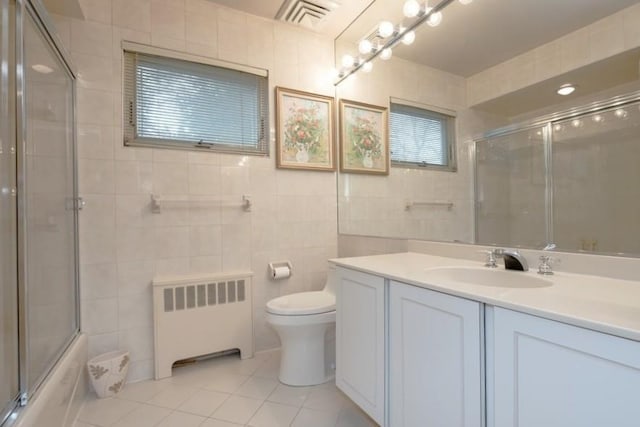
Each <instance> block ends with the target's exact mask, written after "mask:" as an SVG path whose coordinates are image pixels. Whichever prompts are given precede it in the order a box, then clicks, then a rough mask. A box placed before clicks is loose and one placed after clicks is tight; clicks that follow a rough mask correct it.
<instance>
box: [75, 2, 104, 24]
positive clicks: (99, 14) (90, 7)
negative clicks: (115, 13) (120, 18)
mask: <svg viewBox="0 0 640 427" xmlns="http://www.w3.org/2000/svg"><path fill="white" fill-rule="evenodd" d="M79 3H80V7H81V8H82V12H83V13H84V16H85V18H86V19H87V21H95V22H100V23H103V24H111V2H110V1H104V0H80V1H79Z"/></svg>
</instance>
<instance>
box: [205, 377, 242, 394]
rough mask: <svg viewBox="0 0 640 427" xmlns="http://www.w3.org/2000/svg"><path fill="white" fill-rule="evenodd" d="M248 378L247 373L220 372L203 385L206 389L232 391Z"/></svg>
mask: <svg viewBox="0 0 640 427" xmlns="http://www.w3.org/2000/svg"><path fill="white" fill-rule="evenodd" d="M248 379H249V376H247V375H238V374H230V373H220V374H218V375H216V376H215V378H214V379H212V380H211V381H210V382H209V383H208V384H206V385H205V386H204V388H206V389H207V390H213V391H221V392H223V393H233V392H235V391H236V390H238V389H239V388H240V386H241V385H242V384H244V383H245V382H246V381H247V380H248Z"/></svg>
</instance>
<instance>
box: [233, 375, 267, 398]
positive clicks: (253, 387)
mask: <svg viewBox="0 0 640 427" xmlns="http://www.w3.org/2000/svg"><path fill="white" fill-rule="evenodd" d="M277 386H278V381H276V380H274V379H271V378H260V377H251V378H249V379H248V380H247V381H246V382H245V383H244V384H242V385H241V386H240V388H238V390H236V392H235V393H234V394H237V395H239V396H244V397H252V398H254V399H259V400H264V399H266V398H267V396H269V395H270V394H271V392H272V391H273V390H275V388H276V387H277Z"/></svg>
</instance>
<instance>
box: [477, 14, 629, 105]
mask: <svg viewBox="0 0 640 427" xmlns="http://www.w3.org/2000/svg"><path fill="white" fill-rule="evenodd" d="M638 22H640V4H636V5H634V6H631V7H628V8H626V9H623V10H621V11H619V12H617V13H615V14H613V15H610V16H608V17H606V18H603V19H601V20H599V21H596V22H594V23H593V24H591V25H587V26H586V27H583V28H580V29H579V30H576V31H573V32H572V33H569V34H567V35H565V36H563V37H560V38H558V39H556V40H553V41H551V42H549V43H547V44H544V45H542V46H539V47H537V48H535V49H532V50H530V51H528V52H525V53H523V54H522V55H518V56H516V57H514V58H512V59H510V60H508V61H505V62H503V63H501V64H498V65H496V66H494V67H491V68H488V69H486V70H484V71H482V72H480V73H478V74H475V75H473V76H471V77H469V79H468V87H467V101H468V105H476V104H479V103H481V102H483V101H487V100H489V99H492V98H495V97H498V96H500V95H504V94H506V93H509V92H513V91H515V90H518V89H522V88H524V87H526V86H529V85H531V84H534V83H538V82H541V81H543V80H546V79H548V78H551V77H554V76H557V75H560V74H562V73H566V72H568V71H572V70H575V69H577V68H580V67H583V66H585V65H587V64H591V63H594V62H597V61H600V60H602V59H605V58H608V57H610V56H612V55H615V54H617V53H620V52H623V51H626V50H629V49H632V48H636V47H638V46H640V26H638Z"/></svg>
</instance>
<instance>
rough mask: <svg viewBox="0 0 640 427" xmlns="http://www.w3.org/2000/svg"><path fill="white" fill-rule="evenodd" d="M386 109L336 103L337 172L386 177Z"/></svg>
mask: <svg viewBox="0 0 640 427" xmlns="http://www.w3.org/2000/svg"><path fill="white" fill-rule="evenodd" d="M388 114H389V113H388V108H387V107H381V106H378V105H371V104H365V103H362V102H357V101H350V100H347V99H341V100H340V172H345V173H364V174H374V175H389V165H390V153H389V120H388Z"/></svg>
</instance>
